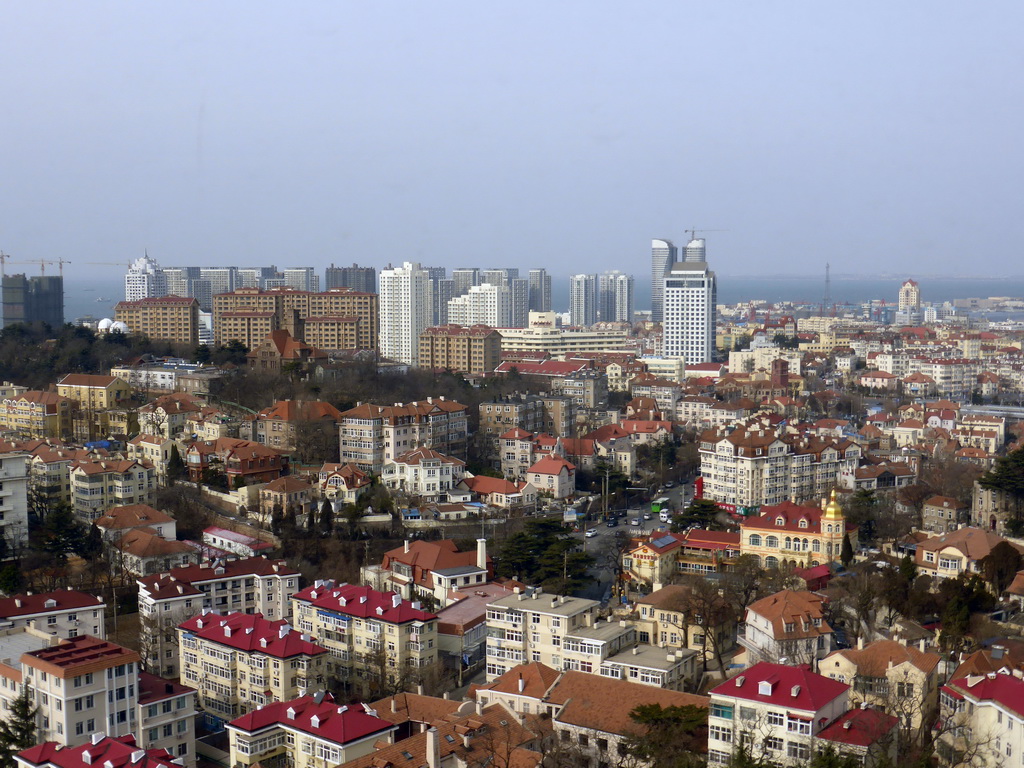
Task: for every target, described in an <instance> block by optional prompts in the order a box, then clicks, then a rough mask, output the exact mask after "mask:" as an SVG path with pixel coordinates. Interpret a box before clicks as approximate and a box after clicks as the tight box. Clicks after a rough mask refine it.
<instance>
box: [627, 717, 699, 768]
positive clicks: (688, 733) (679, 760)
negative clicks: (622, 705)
mask: <svg viewBox="0 0 1024 768" xmlns="http://www.w3.org/2000/svg"><path fill="white" fill-rule="evenodd" d="M629 717H630V719H631V720H632V721H633V722H634V723H636V724H637V725H638V726H640V728H641V729H642V733H638V734H636V735H634V736H630V737H628V738H627V739H626V741H625V742H624V743H623V747H624V749H625V752H626V755H628V756H629V757H631V758H633V759H635V760H636V761H637V762H638V763H640V764H643V765H656V766H658V767H659V768H691V766H694V767H695V766H702V765H704V756H703V755H701V754H700V753H701V752H702V751H703V750H702V748H703V747H704V745H705V744H707V725H708V711H707V709H705V708H701V707H694V706H685V707H677V706H671V707H662V706H661V705H660V704H641V705H640V706H638V707H637V708H636V709H634V710H633V711H632V712H630V713H629Z"/></svg>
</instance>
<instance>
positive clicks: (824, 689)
mask: <svg viewBox="0 0 1024 768" xmlns="http://www.w3.org/2000/svg"><path fill="white" fill-rule="evenodd" d="M761 682H767V683H769V684H770V693H766V694H763V693H760V691H759V689H760V685H759V684H760V683H761ZM849 689H850V686H848V685H846V684H845V683H840V682H839V681H838V680H832V679H831V678H828V677H825V676H823V675H819V674H817V673H815V672H812V671H811V669H810V667H807V666H800V667H789V666H785V665H783V664H770V663H768V662H766V661H762V662H759V663H757V664H755V665H754V666H752V667H750V668H749V669H746V670H744V671H743V672H741V673H740V674H738V675H736V676H735V677H733V678H731V679H729V680H726V681H725V682H724V683H721V684H719V685H717V686H715V687H714V688H712V689H711V695H712V696H729V697H732V698H737V699H744V700H746V701H756V702H760V703H762V704H770V705H772V706H776V707H787V708H789V709H796V710H800V711H802V712H817V711H818V710H820V709H821V708H822V707H825V706H826V705H828V704H829V702H831V701H834V700H835V699H837V698H839V697H840V696H842V695H844V694H845V693H846V692H847V691H848V690H849Z"/></svg>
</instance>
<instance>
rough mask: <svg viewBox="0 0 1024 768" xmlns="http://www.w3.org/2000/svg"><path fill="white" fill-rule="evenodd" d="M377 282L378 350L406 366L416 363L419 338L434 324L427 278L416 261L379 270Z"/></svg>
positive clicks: (417, 360) (424, 271)
mask: <svg viewBox="0 0 1024 768" xmlns="http://www.w3.org/2000/svg"><path fill="white" fill-rule="evenodd" d="M379 284H380V353H381V355H383V356H384V357H386V358H389V359H391V360H397V361H398V362H400V363H407V364H409V365H418V364H419V340H420V336H421V335H422V333H423V331H425V330H426V329H427V328H429V327H430V326H431V325H433V322H432V320H433V317H432V312H431V302H430V280H429V277H428V275H427V271H426V270H424V269H423V268H422V267H420V265H419V264H413V263H411V262H408V261H407V262H405V264H403V265H402V266H401V267H392V268H389V269H382V270H381V271H380V277H379Z"/></svg>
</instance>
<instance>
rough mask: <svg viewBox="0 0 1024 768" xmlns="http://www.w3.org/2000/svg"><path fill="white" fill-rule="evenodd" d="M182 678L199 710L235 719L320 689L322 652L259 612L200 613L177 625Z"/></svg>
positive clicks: (323, 668) (279, 621)
mask: <svg viewBox="0 0 1024 768" xmlns="http://www.w3.org/2000/svg"><path fill="white" fill-rule="evenodd" d="M178 647H179V655H178V664H179V667H180V669H181V679H182V681H184V682H185V683H187V684H188V685H191V686H194V687H195V688H196V690H197V691H198V692H199V706H200V707H201V708H202V709H204V710H205V711H207V712H210V713H211V714H214V715H216V716H218V717H237V716H238V715H241V714H245V713H246V712H249V711H252V710H253V709H256V708H257V707H261V706H265V705H267V704H272V703H273V702H275V701H290V700H291V699H296V698H298V697H300V696H304V695H306V693H307V692H311V691H315V690H319V689H320V688H322V687H323V686H324V683H325V679H324V675H325V671H326V667H327V651H326V650H325V649H324V648H322V647H320V646H319V645H317V644H316V643H314V642H312V640H311V639H310V637H309V636H308V635H304V634H302V633H300V632H298V631H296V630H294V629H292V628H291V627H290V626H289V625H288V623H287V622H286V621H285V620H284V619H277V620H271V619H265V618H264V617H263V614H261V613H254V614H250V613H228V614H225V615H223V616H222V615H220V614H218V613H213V612H209V613H208V612H206V611H204V612H203V613H202V614H201V615H199V616H194V617H193V618H191V619H188V620H186V621H184V622H182V623H181V624H179V625H178Z"/></svg>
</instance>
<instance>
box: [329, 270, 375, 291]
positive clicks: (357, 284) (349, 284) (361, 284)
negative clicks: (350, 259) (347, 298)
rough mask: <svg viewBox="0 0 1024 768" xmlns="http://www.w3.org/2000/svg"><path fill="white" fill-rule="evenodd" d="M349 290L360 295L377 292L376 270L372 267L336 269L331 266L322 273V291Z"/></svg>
mask: <svg viewBox="0 0 1024 768" xmlns="http://www.w3.org/2000/svg"><path fill="white" fill-rule="evenodd" d="M331 288H351V289H352V290H354V291H361V292H362V293H376V292H377V270H376V269H374V268H373V267H360V266H359V265H358V264H353V265H352V266H351V267H336V266H334V265H333V264H331V266H329V267H328V268H327V269H326V271H325V272H324V290H327V291H329V290H331Z"/></svg>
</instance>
